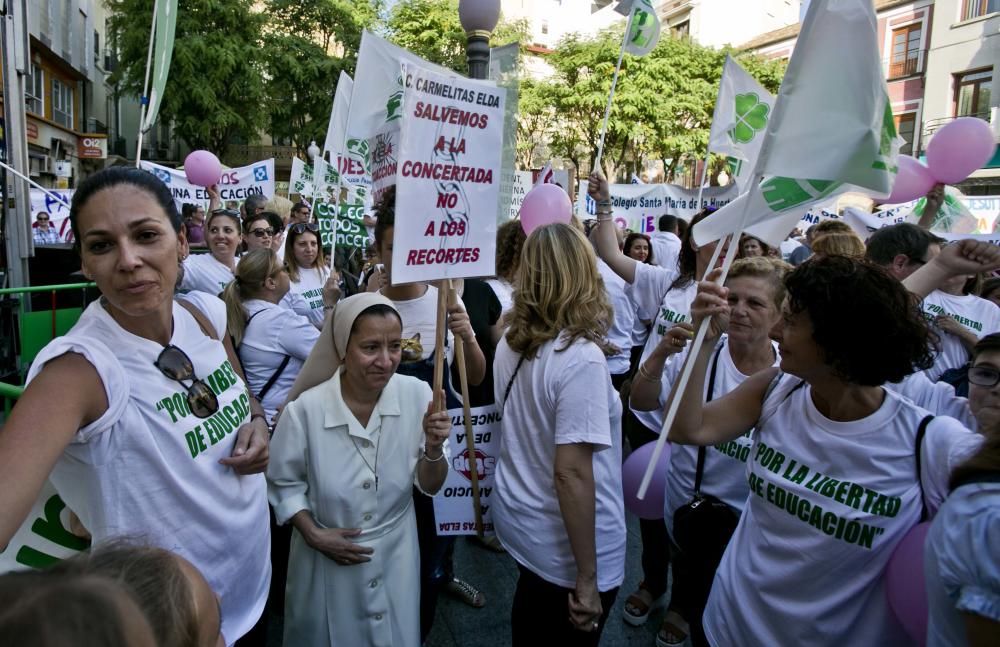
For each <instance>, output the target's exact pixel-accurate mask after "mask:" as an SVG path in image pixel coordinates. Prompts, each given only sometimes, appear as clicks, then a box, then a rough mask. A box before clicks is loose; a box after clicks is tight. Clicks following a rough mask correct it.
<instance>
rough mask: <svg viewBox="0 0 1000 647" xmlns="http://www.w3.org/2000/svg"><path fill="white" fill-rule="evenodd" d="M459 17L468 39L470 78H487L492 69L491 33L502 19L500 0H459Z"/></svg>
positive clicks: (467, 58)
mask: <svg viewBox="0 0 1000 647" xmlns="http://www.w3.org/2000/svg"><path fill="white" fill-rule="evenodd" d="M458 19H459V20H460V21H461V23H462V29H464V30H465V36H466V39H467V40H466V46H465V57H466V60H467V61H468V63H469V78H471V79H485V78H487V77H488V76H489V70H490V34H491V33H492V32H493V29H494V28H496V26H497V22H498V21H499V20H500V0H459V2H458Z"/></svg>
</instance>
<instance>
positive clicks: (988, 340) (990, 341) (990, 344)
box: [969, 332, 1000, 364]
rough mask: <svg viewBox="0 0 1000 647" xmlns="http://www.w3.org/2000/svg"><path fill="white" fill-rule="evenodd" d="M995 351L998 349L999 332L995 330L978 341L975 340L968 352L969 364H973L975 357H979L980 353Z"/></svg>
mask: <svg viewBox="0 0 1000 647" xmlns="http://www.w3.org/2000/svg"><path fill="white" fill-rule="evenodd" d="M997 351H1000V333H998V332H995V333H992V334H989V335H986V336H985V337H983V338H982V339H980V340H979V341H978V342H976V345H975V346H973V347H972V353H971V354H970V357H969V362H970V363H971V364H975V363H976V358H977V357H979V356H980V355H981V354H982V353H993V352H997Z"/></svg>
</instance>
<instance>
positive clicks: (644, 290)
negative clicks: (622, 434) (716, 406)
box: [632, 263, 698, 434]
mask: <svg viewBox="0 0 1000 647" xmlns="http://www.w3.org/2000/svg"><path fill="white" fill-rule="evenodd" d="M676 279H677V268H676V267H673V268H665V267H659V266H657V265H648V264H646V263H636V264H635V280H634V281H633V282H632V299H633V301H634V302H635V305H636V306H637V307H638V312H640V313H653V312H655V313H656V316H655V317H653V327H652V329H651V330H650V331H649V337H647V338H646V345H645V346H643V349H642V359H641V361H643V362H645V361H646V358H647V357H649V355H650V353H652V352H653V350H654V349H655V348H656V346H657V344H659V343H660V340H661V339H663V335H665V334H666V332H667V331H668V330H670V329H671V328H673V327H674V326H676V325H677V324H679V323H690V322H691V302H692V301H694V297H695V295H696V294H697V293H698V284H697V283H696V282H695V281H691V282H689V283H688V284H687V285H685V286H684V287H680V288H673V289H671V287H670V286H671V285H673V283H674V281H675V280H676ZM667 365H668V366H669V362H668V364H667ZM633 413H634V414H635V417H636V418H638V419H639V422H641V423H642V424H643V425H645V426H646V427H647V428H648V429H649V430H650V431H652V432H654V433H657V434H658V433H660V424H661V423H662V421H661V420H660V416H659V415H658V414H657V413H656V412H655V411H633Z"/></svg>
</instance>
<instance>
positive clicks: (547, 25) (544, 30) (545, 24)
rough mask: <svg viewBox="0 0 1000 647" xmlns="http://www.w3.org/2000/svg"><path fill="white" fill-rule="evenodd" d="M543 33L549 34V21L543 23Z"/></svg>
mask: <svg viewBox="0 0 1000 647" xmlns="http://www.w3.org/2000/svg"><path fill="white" fill-rule="evenodd" d="M542 33H543V34H547V33H549V23H548V21H547V20H543V21H542Z"/></svg>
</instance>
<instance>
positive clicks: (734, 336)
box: [630, 257, 792, 647]
mask: <svg viewBox="0 0 1000 647" xmlns="http://www.w3.org/2000/svg"><path fill="white" fill-rule="evenodd" d="M791 269H792V266H791V265H789V264H787V263H785V262H784V261H780V260H778V259H776V258H767V257H754V258H747V259H741V260H738V261H736V262H735V263H733V266H732V268H731V270H730V272H729V276H728V277H727V279H726V287H727V288H728V290H729V297H728V299H729V307H730V317H729V326H728V328H727V334H725V335H723V336H722V338H721V340H720V341H719V343H718V344H717V345H716V348H715V350H714V352H713V354H712V360H711V364H710V366H711V368H710V371H709V373H710V377H709V380H708V384H706V386H705V399H706V400H715V399H716V398H720V397H722V396H723V395H725V394H726V393H729V392H730V391H732V390H733V389H735V388H736V387H737V386H739V385H740V384H742V383H743V382H744V381H745V380H746V379H747V378H748V377H750V376H751V375H753V374H755V373H757V372H758V371H762V370H764V369H766V368H769V367H771V366H777V364H778V352H777V349H776V344H775V343H774V342H773V341H771V339H770V338H769V334H770V332H771V328H773V327H774V325H775V324H777V323H778V319H779V318H780V316H781V303H782V302H783V301H784V300H785V285H784V277H785V274H786V273H787V272H789V271H790V270H791ZM682 326H683V328H682V331H683V332H684V333H686V334H683V335H676V334H670V335H667V336H664V338H663V340H662V341H661V342H660V344H659V346H657V348H656V350H654V351H653V352H652V353H651V354H650V356H649V358H647V359H646V361H645V363H643V364H641V365H640V369H639V371H638V372H637V373H636V377H635V380H634V381H633V382H632V391H631V394H630V401H631V405H632V407H633V408H636V409H646V410H651V411H655V412H656V413H657V414H658V415H659V416H661V417H662V416H663V415H664V407H666V406H667V396H668V395H669V393H670V389H671V388H672V387H673V385H674V383H675V382H676V381H677V379H678V377H679V376H680V373H681V368H682V367H683V365H684V360H685V359H686V357H687V353H686V352H683V353H682V354H681V355H678V356H677V357H676V359H674V360H673V361H671V362H670V364H669V365H668V366H666V369H665V370H664V364H665V362H666V360H667V358H668V357H669V356H671V355H673V354H674V353H676V352H677V351H678V350H679V349H681V348H683V347H684V346H685V345H686V342H687V339H688V337H687V335H690V334H691V328H690V325H688V324H682ZM671 332H674V331H671ZM661 375H662V378H661V377H660V376H661ZM751 435H752V430H751V431H750V432H747V433H746V434H744V435H743V436H740V437H739V438H736V439H735V440H733V441H731V442H728V443H723V444H719V445H716V446H714V447H694V446H691V445H674V446H673V449H672V451H671V452H670V469H669V471H668V472H667V479H666V492H665V496H664V505H663V519H664V521H666V525H667V531H668V532H669V533H670V536H671V539H672V540H673V544H672V547H671V548H672V549H673V548H675V547H676V548H678V553H677V554H674V555H671V562H672V563H673V566H674V568H673V582H672V584H671V594H670V606H671V608H672V609H674V611H673V612H671V613H668V614H667V617H666V618H665V619H664V627H663V628H662V629H661V630H660V634H659V635H658V636H657V644H660V645H671V644H680V643H682V642H684V639H685V638H686V637H687V636H688V635H690V636H691V642H692V644H693V645H695V646H696V647H699V646H700V645H705V644H706V642H705V634H704V631H703V630H702V627H701V616H702V613H703V612H704V610H705V603H706V602H707V601H708V592H709V589H710V588H711V586H712V579H713V577H714V576H715V570H716V568H718V566H719V561H720V560H721V559H722V553H723V552H724V551H725V548H726V545H727V544H728V543H729V539H730V538H731V537H732V533H733V530H735V528H736V522H737V521H738V520H739V515H740V514H742V512H743V505H744V503H745V502H746V498H747V493H748V492H749V488H748V487H747V478H746V471H747V467H746V466H747V458H748V456H749V454H750V443H751ZM696 491H697V494H696ZM693 500H701V501H702V502H701V503H700V504H699V507H700V506H702V505H703V506H705V508H704V509H703V510H701V511H700V512H698V513H696V514H695V516H693V517H689V518H688V521H687V522H683V521H682V524H683V523H687V525H686V526H684V527H681V528H676V527H675V526H674V515H675V513H676V512H677V511H678V510H679V509H680V508H682V506H685V505H686V504H688V503H689V502H691V501H693ZM706 510H710V511H711V512H712V515H710V516H709V518H708V520H706V517H705V516H704V514H705V511H706ZM719 522H721V523H719Z"/></svg>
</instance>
